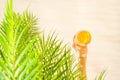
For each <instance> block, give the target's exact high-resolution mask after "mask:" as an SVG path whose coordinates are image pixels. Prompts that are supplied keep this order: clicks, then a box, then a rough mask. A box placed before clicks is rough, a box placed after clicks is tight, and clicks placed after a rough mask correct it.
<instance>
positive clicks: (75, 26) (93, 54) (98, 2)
mask: <svg viewBox="0 0 120 80" xmlns="http://www.w3.org/2000/svg"><path fill="white" fill-rule="evenodd" d="M14 1H15V2H14V9H15V11H16V12H22V11H24V10H26V9H27V8H28V9H29V10H30V11H31V12H33V13H34V14H35V15H36V16H37V17H38V18H39V26H40V28H42V29H45V32H46V33H47V32H49V31H50V30H51V29H52V30H56V31H57V32H58V33H59V36H60V38H61V39H64V41H65V42H66V43H69V44H70V46H71V45H72V39H73V36H74V34H75V33H76V32H77V31H80V30H88V31H90V32H91V35H92V41H91V43H90V44H89V45H88V49H89V52H88V56H87V74H88V78H89V80H93V79H94V78H95V76H96V75H97V74H99V73H100V71H102V70H103V69H107V74H106V79H105V80H120V0H14ZM4 4H5V0H0V20H1V18H2V16H3V11H4V9H5V5H4ZM74 53H75V52H74ZM75 54H76V55H77V53H75Z"/></svg>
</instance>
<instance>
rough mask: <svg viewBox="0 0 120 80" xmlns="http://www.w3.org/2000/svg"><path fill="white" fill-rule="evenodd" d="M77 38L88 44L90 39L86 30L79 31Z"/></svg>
mask: <svg viewBox="0 0 120 80" xmlns="http://www.w3.org/2000/svg"><path fill="white" fill-rule="evenodd" d="M77 39H78V41H79V42H80V43H82V44H88V43H89V42H90V41H91V35H90V33H89V32H88V31H81V32H79V33H78V34H77Z"/></svg>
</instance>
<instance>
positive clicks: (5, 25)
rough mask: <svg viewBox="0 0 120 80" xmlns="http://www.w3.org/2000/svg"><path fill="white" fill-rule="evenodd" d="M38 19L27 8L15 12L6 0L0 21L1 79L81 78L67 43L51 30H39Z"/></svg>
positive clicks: (51, 79) (52, 79)
mask: <svg viewBox="0 0 120 80" xmlns="http://www.w3.org/2000/svg"><path fill="white" fill-rule="evenodd" d="M37 21H38V19H37V18H36V17H35V16H34V15H33V14H31V13H30V12H29V11H25V12H23V13H22V14H19V13H15V12H14V10H13V0H7V2H6V11H5V13H4V18H3V20H2V22H1V24H0V80H76V79H77V78H79V79H80V80H83V79H84V78H82V77H81V76H80V74H81V72H80V69H79V68H78V67H77V66H73V63H74V57H73V55H71V49H70V47H69V46H67V45H64V44H63V41H62V40H59V39H58V38H57V36H58V35H57V34H56V33H54V32H53V33H50V34H49V35H48V36H47V37H46V36H45V33H44V32H41V33H40V32H39V31H38V26H37Z"/></svg>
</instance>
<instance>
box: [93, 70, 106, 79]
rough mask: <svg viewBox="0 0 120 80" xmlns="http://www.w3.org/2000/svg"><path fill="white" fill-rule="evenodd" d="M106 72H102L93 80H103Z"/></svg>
mask: <svg viewBox="0 0 120 80" xmlns="http://www.w3.org/2000/svg"><path fill="white" fill-rule="evenodd" d="M105 73H106V70H103V71H102V72H101V73H100V74H99V75H98V76H96V78H95V80H104V78H105Z"/></svg>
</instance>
